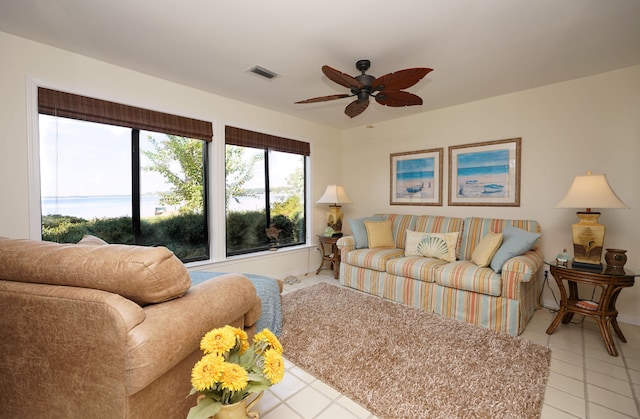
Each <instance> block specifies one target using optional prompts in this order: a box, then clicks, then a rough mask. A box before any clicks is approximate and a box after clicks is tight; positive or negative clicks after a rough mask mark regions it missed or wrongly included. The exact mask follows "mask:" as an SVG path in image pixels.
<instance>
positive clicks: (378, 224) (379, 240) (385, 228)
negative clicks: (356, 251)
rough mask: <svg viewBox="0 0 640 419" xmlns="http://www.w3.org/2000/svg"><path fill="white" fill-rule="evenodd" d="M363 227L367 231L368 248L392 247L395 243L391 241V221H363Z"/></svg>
mask: <svg viewBox="0 0 640 419" xmlns="http://www.w3.org/2000/svg"><path fill="white" fill-rule="evenodd" d="M364 226H365V228H366V229H367V238H368V240H369V248H371V249H375V248H376V247H391V248H392V247H394V245H395V241H394V240H393V230H392V229H391V221H389V220H383V221H365V222H364Z"/></svg>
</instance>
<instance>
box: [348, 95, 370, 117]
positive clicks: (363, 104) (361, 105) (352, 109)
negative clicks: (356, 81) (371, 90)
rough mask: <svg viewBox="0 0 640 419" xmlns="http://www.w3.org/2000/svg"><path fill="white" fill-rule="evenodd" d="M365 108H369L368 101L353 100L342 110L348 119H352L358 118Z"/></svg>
mask: <svg viewBox="0 0 640 419" xmlns="http://www.w3.org/2000/svg"><path fill="white" fill-rule="evenodd" d="M367 106H369V99H367V100H363V101H358V100H354V101H353V102H351V103H350V104H348V105H347V107H346V108H344V113H345V114H346V115H347V116H348V117H349V118H353V117H354V116H358V115H360V114H361V113H362V112H364V110H365V109H367Z"/></svg>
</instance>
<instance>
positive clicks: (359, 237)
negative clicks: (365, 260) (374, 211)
mask: <svg viewBox="0 0 640 419" xmlns="http://www.w3.org/2000/svg"><path fill="white" fill-rule="evenodd" d="M365 221H384V218H383V217H380V216H379V215H374V216H371V217H364V218H353V219H349V226H350V227H351V231H352V232H353V239H354V240H355V242H356V249H363V248H365V247H369V237H368V236H367V229H366V228H365V226H364V222H365Z"/></svg>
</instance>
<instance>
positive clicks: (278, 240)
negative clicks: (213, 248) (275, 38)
mask: <svg viewBox="0 0 640 419" xmlns="http://www.w3.org/2000/svg"><path fill="white" fill-rule="evenodd" d="M225 136H226V150H225V151H226V156H225V159H226V160H225V168H226V230H227V256H231V255H237V254H242V253H250V252H257V251H263V250H267V249H277V248H280V247H285V246H293V245H298V244H304V243H305V241H306V229H305V219H306V202H305V196H306V194H305V188H306V178H305V173H306V158H307V156H308V155H309V144H308V143H305V142H302V141H297V140H289V139H285V138H281V137H275V136H271V135H267V134H261V133H256V132H253V131H247V130H243V129H240V128H234V127H229V126H228V127H226V128H225Z"/></svg>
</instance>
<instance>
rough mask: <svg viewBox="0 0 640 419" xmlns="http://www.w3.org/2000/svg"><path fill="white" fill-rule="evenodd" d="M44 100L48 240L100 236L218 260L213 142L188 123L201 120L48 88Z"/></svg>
mask: <svg viewBox="0 0 640 419" xmlns="http://www.w3.org/2000/svg"><path fill="white" fill-rule="evenodd" d="M38 100H39V104H38V105H39V106H38V107H39V113H40V115H39V126H40V127H39V129H40V177H41V180H40V184H41V214H42V238H43V239H44V240H49V241H58V242H65V243H75V242H78V241H79V240H80V239H81V238H82V236H83V235H84V234H91V235H94V236H97V237H100V238H102V239H103V240H105V241H107V242H109V243H124V244H140V245H148V246H166V247H168V248H169V249H170V250H172V251H173V252H174V253H175V254H176V256H178V257H179V258H180V259H181V260H182V261H184V262H189V261H195V260H204V259H208V258H209V239H208V237H209V236H208V224H207V204H206V203H207V200H206V179H207V170H206V167H207V166H206V163H207V159H206V157H207V145H208V141H207V140H205V139H203V138H190V136H193V134H194V132H195V131H196V130H192V129H181V128H180V127H178V125H180V124H183V123H185V120H186V126H191V125H193V124H190V121H194V120H189V119H187V118H181V117H176V116H173V115H167V114H161V113H157V112H153V111H147V110H143V109H139V108H132V107H128V106H125V105H120V104H114V103H112V102H104V101H100V100H97V99H91V98H86V97H83V96H77V95H70V94H68V93H62V92H56V91H52V90H48V89H39V91H38ZM138 121H142V123H138ZM195 122H196V123H197V124H195V125H198V123H201V121H195ZM207 125H208V129H207ZM200 126H201V127H204V132H203V133H201V134H196V135H199V136H200V137H204V138H207V137H208V138H209V140H210V139H211V133H212V127H211V123H201V124H200ZM183 128H184V127H183ZM184 134H188V135H184Z"/></svg>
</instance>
